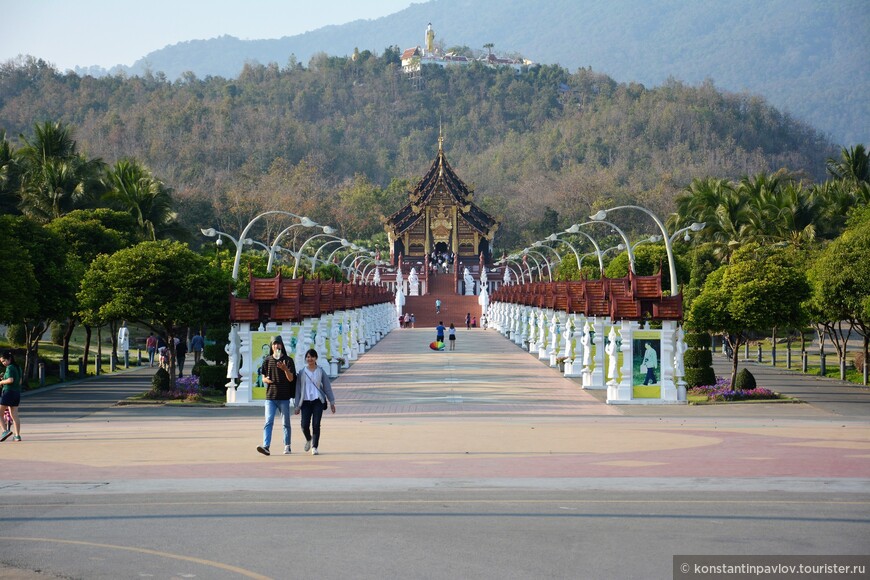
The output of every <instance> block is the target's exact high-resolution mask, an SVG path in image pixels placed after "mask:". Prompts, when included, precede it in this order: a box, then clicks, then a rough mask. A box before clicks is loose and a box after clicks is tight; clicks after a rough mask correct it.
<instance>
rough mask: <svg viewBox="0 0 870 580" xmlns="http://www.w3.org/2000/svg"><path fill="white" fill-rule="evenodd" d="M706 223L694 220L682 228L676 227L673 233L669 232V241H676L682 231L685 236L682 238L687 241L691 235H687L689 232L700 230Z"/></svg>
mask: <svg viewBox="0 0 870 580" xmlns="http://www.w3.org/2000/svg"><path fill="white" fill-rule="evenodd" d="M706 225H707V222H695V223H693V224H692V225H690V226H686V227H684V228H680V229H678V230H677V231H675V232H674V233H673V234H671V243H672V244H673V243H674V242H675V241H676V239H677V238H679V237H680V234H682V233H683V232H685V233H686V237H685V238H683V240H685V241H687V242H688V241H689V240H691V239H692V238H691V236H689V232H700V231H701V230H703V229H704V227H706Z"/></svg>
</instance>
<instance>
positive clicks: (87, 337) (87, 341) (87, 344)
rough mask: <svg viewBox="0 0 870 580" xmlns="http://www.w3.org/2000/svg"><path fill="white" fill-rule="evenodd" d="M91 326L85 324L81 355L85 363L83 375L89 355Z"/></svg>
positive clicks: (86, 371)
mask: <svg viewBox="0 0 870 580" xmlns="http://www.w3.org/2000/svg"><path fill="white" fill-rule="evenodd" d="M92 330H93V329H92V328H91V326H90V325H89V324H85V352H84V354H83V355H82V360H83V361H84V363H85V375H87V374H88V359H89V358H90V356H91V332H92Z"/></svg>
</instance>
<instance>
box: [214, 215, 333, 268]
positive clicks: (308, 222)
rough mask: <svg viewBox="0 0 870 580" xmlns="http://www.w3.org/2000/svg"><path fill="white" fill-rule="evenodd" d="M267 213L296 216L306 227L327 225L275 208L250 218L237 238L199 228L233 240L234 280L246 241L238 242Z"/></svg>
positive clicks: (244, 237)
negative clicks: (234, 253)
mask: <svg viewBox="0 0 870 580" xmlns="http://www.w3.org/2000/svg"><path fill="white" fill-rule="evenodd" d="M267 215H286V216H289V217H294V218H297V219H298V220H299V225H303V226H305V227H306V228H313V227H328V226H320V225H319V224H317V223H316V222H314V221H312V220H311V219H310V218H307V217H304V216H301V215H297V214H295V213H291V212H289V211H283V210H278V209H276V210H271V211H264V212H263V213H261V214H259V215H256V216H254V217H253V218H252V219H251V221H249V222H248V225H246V226H245V227H244V229H243V230H242V233H241V234H240V235H239V238H238V240H236V239H235V238H233V237H232V236H230V235H229V234H225V233H223V232H218V231H217V230H215V229H214V228H207V229H202V230H200V231H201V232H202V235H204V236H207V237H210V238H213V237H215V236H219V235H223V236H224V237H227V238H229V239H231V240H233V242H234V243H235V244H236V257H235V259H234V260H233V274H232V277H233V280H234V281H235V280H238V279H239V263H240V262H241V261H242V246H243V245H244V244H245V243H247V242H244V243H239V240H245V239H246V238H247V236H248V232H250V231H251V228H252V227H254V224H255V223H257V222H258V221H259V220H260V218H263V217H266V216H267ZM294 225H295V224H294ZM330 229H331V228H330ZM324 231H325V230H324Z"/></svg>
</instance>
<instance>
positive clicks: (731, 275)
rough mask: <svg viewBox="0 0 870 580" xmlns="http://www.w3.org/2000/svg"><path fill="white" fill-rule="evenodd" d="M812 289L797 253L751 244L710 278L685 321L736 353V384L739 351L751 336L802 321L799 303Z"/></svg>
mask: <svg viewBox="0 0 870 580" xmlns="http://www.w3.org/2000/svg"><path fill="white" fill-rule="evenodd" d="M809 291H810V289H809V283H808V282H807V279H806V275H805V273H804V266H803V264H801V263H800V262H799V261H798V260H797V259H796V257H795V254H794V253H793V252H788V251H787V250H785V249H783V248H772V247H761V246H758V245H757V244H748V245H746V246H745V247H743V248H741V249H740V250H738V251H737V252H735V253H734V255H733V256H732V259H731V262H730V263H729V264H727V265H725V266H722V267H720V268H719V269H718V270H716V271H715V272H713V273H712V274H710V275H709V276H708V277H707V281H706V282H705V284H704V288H703V290H702V291H701V294H700V295H699V296H698V297H697V298H695V300H694V301H693V302H692V306H691V309H690V310H689V313H688V316H687V323H688V324H689V325H690V326H691V327H692V328H693V329H695V330H700V331H706V332H711V333H715V334H722V335H723V336H724V337H725V340H726V341H728V343H729V345H730V346H731V349H732V350H733V351H734V356H733V357H732V359H731V364H732V366H731V384H732V385H734V384H735V379H736V377H737V364H738V354H739V347H740V346H741V345H743V344H745V343H746V341H747V340H749V337H750V335H751V334H752V333H756V332H764V331H767V330H769V329H771V328H773V327H776V326H791V325H792V324H793V323H794V321H796V320H799V319H800V318H801V316H802V311H801V303H802V302H803V301H804V300H806V298H807V297H808V296H809Z"/></svg>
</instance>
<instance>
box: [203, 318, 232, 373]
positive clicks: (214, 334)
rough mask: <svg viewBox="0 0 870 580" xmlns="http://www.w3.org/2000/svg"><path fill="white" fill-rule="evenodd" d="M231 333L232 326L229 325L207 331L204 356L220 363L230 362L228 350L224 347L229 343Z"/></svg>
mask: <svg viewBox="0 0 870 580" xmlns="http://www.w3.org/2000/svg"><path fill="white" fill-rule="evenodd" d="M229 334H230V327H229V326H228V325H224V326H216V327H214V328H209V329H208V330H207V331H206V333H205V348H204V349H203V353H202V354H203V356H204V357H205V358H207V359H208V360H210V361H214V362H216V363H218V364H226V363H227V362H229V355H227V351H225V350H224V347H225V346H226V345H227V339H228V337H229Z"/></svg>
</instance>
